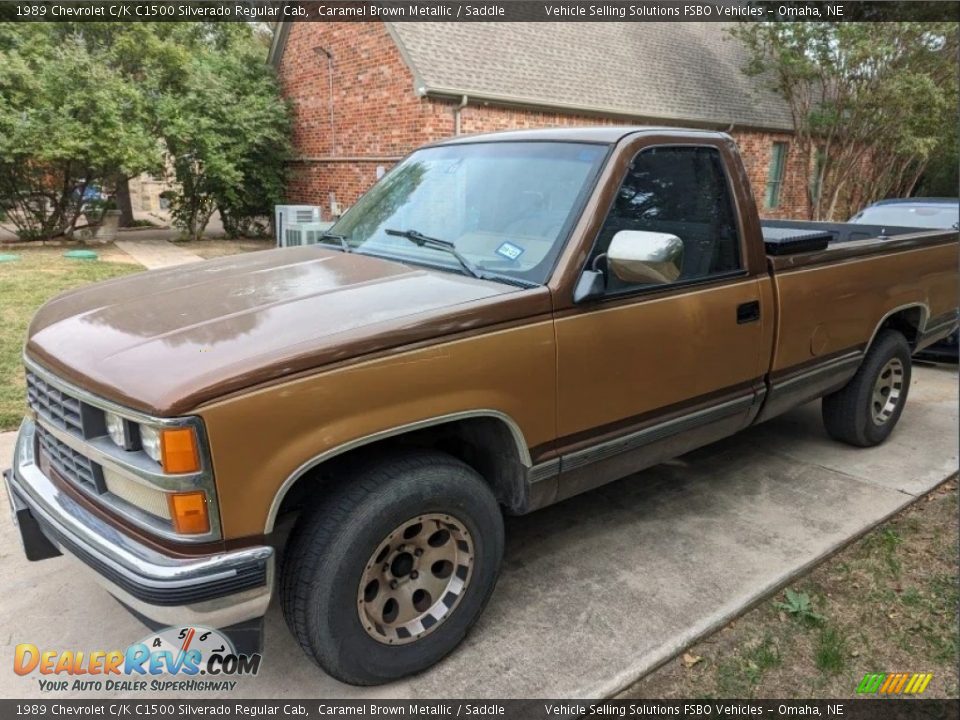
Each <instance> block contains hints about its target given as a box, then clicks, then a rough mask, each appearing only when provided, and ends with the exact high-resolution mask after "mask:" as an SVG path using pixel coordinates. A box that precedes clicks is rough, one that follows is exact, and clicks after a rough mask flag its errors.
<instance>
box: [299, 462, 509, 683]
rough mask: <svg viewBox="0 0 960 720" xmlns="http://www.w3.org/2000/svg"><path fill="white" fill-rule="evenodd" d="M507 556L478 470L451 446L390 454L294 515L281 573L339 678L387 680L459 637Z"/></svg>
mask: <svg viewBox="0 0 960 720" xmlns="http://www.w3.org/2000/svg"><path fill="white" fill-rule="evenodd" d="M502 555H503V518H502V516H501V514H500V508H499V506H498V504H497V501H496V498H494V496H493V493H492V492H491V491H490V488H489V487H488V486H487V484H486V483H485V482H484V480H483V478H482V477H480V475H478V474H477V473H476V472H475V471H474V470H473V469H472V468H470V467H468V466H467V465H465V464H463V463H462V462H460V461H459V460H457V459H456V458H453V457H451V456H449V455H446V454H443V453H435V452H417V453H410V454H404V455H401V456H396V457H392V458H390V459H388V460H385V461H382V462H379V463H377V464H375V465H372V466H369V467H367V468H366V469H363V470H360V471H359V472H358V473H357V474H356V475H355V476H353V477H351V478H349V479H348V480H347V481H346V482H345V483H344V484H343V485H342V486H341V487H340V488H339V490H337V491H334V492H331V493H330V495H328V496H327V497H325V498H324V499H323V500H321V501H320V502H319V503H318V504H317V505H315V506H313V507H312V508H310V509H309V510H306V511H305V512H304V513H303V515H302V516H301V518H300V519H299V520H298V522H297V525H296V527H295V528H294V531H293V534H292V535H291V537H290V540H289V542H288V544H287V550H286V553H285V557H284V563H283V567H282V570H281V599H282V603H283V613H284V617H285V618H286V621H287V625H288V626H289V627H290V630H291V631H292V632H293V634H294V636H295V637H296V639H297V641H298V642H299V644H300V647H302V648H303V650H304V652H306V653H307V655H309V656H310V657H311V658H313V659H314V660H315V661H316V663H317V664H318V665H319V666H320V667H321V668H323V669H324V670H325V671H326V672H328V673H329V674H330V675H332V676H333V677H335V678H337V679H339V680H342V681H344V682H347V683H351V684H354V685H375V684H379V683H384V682H388V681H390V680H395V679H397V678H401V677H403V676H405V675H409V674H412V673H416V672H418V671H420V670H423V669H425V668H427V667H429V666H431V665H433V664H434V663H436V662H437V661H438V660H440V659H441V658H442V657H443V656H444V655H446V654H447V653H449V652H450V651H451V650H453V648H455V647H456V646H457V644H459V642H460V641H461V640H462V639H463V637H464V636H465V635H466V633H467V630H469V628H470V627H471V626H472V625H473V623H474V621H475V620H476V619H477V618H478V617H479V615H480V613H481V611H482V610H483V607H484V605H485V604H486V602H487V600H488V599H489V597H490V594H491V592H492V591H493V587H494V584H495V583H496V578H497V575H498V573H499V569H500V560H501V558H502Z"/></svg>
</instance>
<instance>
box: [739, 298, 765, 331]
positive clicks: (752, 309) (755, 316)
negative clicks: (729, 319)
mask: <svg viewBox="0 0 960 720" xmlns="http://www.w3.org/2000/svg"><path fill="white" fill-rule="evenodd" d="M759 319H760V301H759V300H751V301H750V302H745V303H741V304H739V305H737V325H743V324H744V323H750V322H756V321H757V320H759Z"/></svg>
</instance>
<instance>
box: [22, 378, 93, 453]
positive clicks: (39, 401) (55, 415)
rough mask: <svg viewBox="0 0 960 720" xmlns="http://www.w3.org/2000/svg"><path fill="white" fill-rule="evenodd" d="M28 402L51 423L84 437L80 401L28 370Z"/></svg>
mask: <svg viewBox="0 0 960 720" xmlns="http://www.w3.org/2000/svg"><path fill="white" fill-rule="evenodd" d="M27 404H28V405H29V406H30V407H31V408H32V409H33V410H34V411H36V412H37V414H38V415H40V416H41V417H42V418H43V419H44V420H46V421H47V422H49V423H50V424H52V425H54V426H56V427H58V428H60V429H61V430H66V431H67V432H70V433H73V434H75V435H78V436H79V437H83V416H82V412H83V409H82V406H81V404H80V401H79V400H77V399H76V398H75V397H71V396H70V395H67V394H66V393H65V392H63V391H62V390H59V389H57V388H55V387H54V386H53V385H50V384H49V383H46V382H44V381H43V379H42V378H41V377H40V376H38V375H36V374H34V373H32V372H30V371H29V370H27Z"/></svg>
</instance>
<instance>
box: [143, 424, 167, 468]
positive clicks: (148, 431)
mask: <svg viewBox="0 0 960 720" xmlns="http://www.w3.org/2000/svg"><path fill="white" fill-rule="evenodd" d="M140 445H141V447H143V451H144V452H145V453H146V454H147V455H148V456H150V457H151V458H153V460H154V461H156V462H157V463H160V462H162V461H163V456H162V455H161V450H160V431H159V430H158V429H157V428H155V427H151V426H150V425H141V426H140Z"/></svg>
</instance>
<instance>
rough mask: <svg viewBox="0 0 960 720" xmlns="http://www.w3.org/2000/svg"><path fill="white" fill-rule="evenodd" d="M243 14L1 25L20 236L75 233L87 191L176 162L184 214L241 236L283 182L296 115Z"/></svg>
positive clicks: (3, 151) (1, 183)
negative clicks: (203, 19)
mask: <svg viewBox="0 0 960 720" xmlns="http://www.w3.org/2000/svg"><path fill="white" fill-rule="evenodd" d="M265 56H266V53H265V51H264V47H263V33H262V32H260V28H259V27H257V26H250V25H248V24H246V23H70V22H49V23H19V24H12V23H0V67H3V68H4V72H3V73H0V134H2V137H0V203H2V206H4V207H6V208H9V211H8V215H9V216H10V219H11V220H12V221H14V222H15V223H16V225H17V228H18V231H19V232H20V234H21V236H22V237H25V238H27V237H29V238H45V237H51V236H54V235H57V234H60V233H63V232H69V231H70V230H71V229H72V228H73V227H74V226H75V225H76V222H77V218H78V217H79V216H80V214H81V203H80V201H79V198H80V197H82V194H83V192H84V190H85V189H86V188H87V187H91V186H96V187H98V188H101V189H104V190H106V191H107V192H108V193H110V194H111V195H117V194H118V195H119V196H120V197H121V198H122V197H123V195H124V189H125V187H126V182H127V178H129V177H131V176H133V175H136V174H139V173H141V172H146V171H149V172H153V173H160V172H162V171H163V168H164V167H165V166H167V165H168V164H169V165H170V166H172V169H173V173H174V176H175V177H174V179H175V180H176V181H177V184H178V189H177V192H176V195H175V197H174V201H173V208H174V214H175V218H174V220H175V222H176V223H177V225H178V226H179V227H180V228H181V229H182V230H183V231H184V234H186V235H188V236H191V237H197V236H198V235H199V234H201V233H202V232H203V228H204V227H205V225H206V222H207V220H208V219H209V217H210V214H211V213H212V212H213V210H214V209H215V208H217V207H219V208H220V211H221V213H222V214H223V216H224V223H225V225H226V226H227V228H228V230H230V231H233V232H234V233H240V232H243V231H246V230H248V229H249V228H250V227H251V226H252V225H254V224H255V223H254V221H253V219H254V218H258V217H263V216H267V215H269V214H270V210H271V208H272V205H273V204H274V203H275V202H277V201H279V199H280V194H281V192H282V188H283V184H284V180H285V178H284V162H285V160H286V159H287V157H288V147H289V145H288V133H289V112H288V110H287V107H286V105H285V103H284V102H283V100H282V99H281V98H280V94H279V89H278V86H277V83H276V80H275V78H274V76H273V74H272V72H271V70H270V68H269V67H268V66H267V65H266V63H265Z"/></svg>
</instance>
